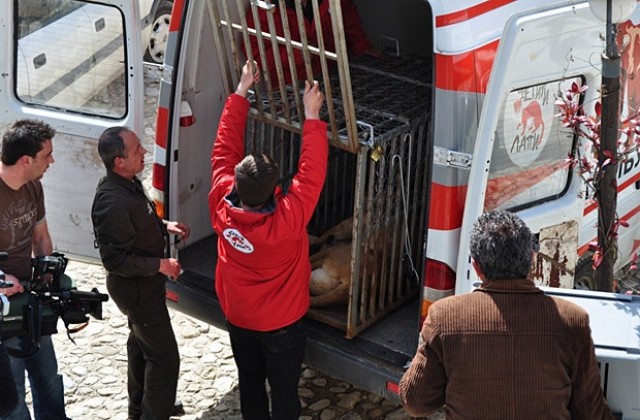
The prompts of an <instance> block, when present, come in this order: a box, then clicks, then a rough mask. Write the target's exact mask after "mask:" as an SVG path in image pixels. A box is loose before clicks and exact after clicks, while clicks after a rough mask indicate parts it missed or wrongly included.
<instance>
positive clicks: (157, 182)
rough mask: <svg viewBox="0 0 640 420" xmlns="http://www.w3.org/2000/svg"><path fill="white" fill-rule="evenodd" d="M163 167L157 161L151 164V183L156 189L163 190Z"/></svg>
mask: <svg viewBox="0 0 640 420" xmlns="http://www.w3.org/2000/svg"><path fill="white" fill-rule="evenodd" d="M164 177H165V167H164V166H163V165H160V164H158V163H154V164H153V177H152V179H151V185H153V188H155V189H156V190H158V191H161V192H164Z"/></svg>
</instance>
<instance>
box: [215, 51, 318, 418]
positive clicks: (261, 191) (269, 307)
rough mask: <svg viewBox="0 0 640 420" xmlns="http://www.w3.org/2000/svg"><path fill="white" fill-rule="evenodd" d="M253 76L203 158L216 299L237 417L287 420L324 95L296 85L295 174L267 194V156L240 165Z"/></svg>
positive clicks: (298, 355)
mask: <svg viewBox="0 0 640 420" xmlns="http://www.w3.org/2000/svg"><path fill="white" fill-rule="evenodd" d="M253 67H254V66H253V64H252V63H250V62H247V64H245V66H244V67H243V69H242V75H241V78H240V82H239V84H238V87H237V89H236V92H235V93H234V94H232V95H230V96H229V98H228V99H227V102H226V104H225V109H224V111H223V113H222V117H221V119H220V125H219V127H218V136H217V139H216V142H215V145H214V147H213V152H212V155H211V166H212V170H213V175H212V179H211V185H212V188H211V191H210V192H209V209H210V212H211V222H212V224H213V228H214V230H215V231H216V233H217V235H218V264H217V266H216V293H217V295H218V299H219V300H220V305H221V307H222V311H223V312H224V314H225V316H226V318H227V328H228V330H229V336H230V339H231V347H232V350H233V355H234V359H235V361H236V366H237V368H238V377H239V382H240V404H241V409H242V415H243V417H244V418H245V419H251V420H261V419H270V418H273V419H297V418H298V416H299V414H300V400H299V398H298V379H299V377H300V370H301V365H302V358H303V356H304V351H305V344H306V337H305V333H304V331H303V328H302V317H303V316H304V314H305V313H306V311H307V309H308V308H309V276H310V274H311V266H310V263H309V243H308V239H307V232H306V226H307V224H308V222H309V219H310V218H311V216H312V214H313V211H314V209H315V206H316V204H317V202H318V199H319V196H320V192H321V190H322V185H323V183H324V179H325V174H326V170H327V156H328V140H327V125H326V123H325V122H323V121H320V119H319V114H320V108H321V107H322V104H323V102H324V95H323V94H322V92H320V90H319V88H318V82H316V81H314V82H313V84H311V83H309V82H307V83H306V88H305V93H304V98H303V101H304V107H305V122H304V127H303V131H302V146H301V151H300V160H299V164H298V171H297V173H296V175H295V176H294V178H293V180H292V183H291V186H290V187H289V190H288V192H287V194H286V195H285V194H283V193H282V191H281V190H280V188H277V187H276V184H277V183H278V178H279V172H280V171H279V168H278V165H277V163H276V162H275V161H274V160H273V159H272V158H271V157H269V156H267V155H264V154H261V155H248V156H246V157H245V156H244V130H245V125H246V120H247V114H248V111H249V102H248V101H247V99H246V96H247V92H248V90H249V88H250V87H251V86H252V85H253V83H254V82H257V81H258V80H259V78H260V72H259V71H257V69H256V71H254V68H253ZM265 379H266V380H268V381H269V385H270V387H271V407H272V416H269V399H268V397H267V392H266V389H265Z"/></svg>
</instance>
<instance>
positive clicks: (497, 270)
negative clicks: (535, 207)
mask: <svg viewBox="0 0 640 420" xmlns="http://www.w3.org/2000/svg"><path fill="white" fill-rule="evenodd" d="M470 242H471V244H470V251H471V257H472V258H473V260H474V261H475V264H476V265H477V268H479V269H480V271H481V272H482V274H484V276H485V277H486V278H487V279H489V280H508V279H522V278H526V277H527V275H528V274H529V270H530V268H531V261H532V258H533V244H534V238H533V235H532V234H531V231H530V230H529V228H528V227H527V225H525V224H524V222H523V221H522V220H521V219H520V218H519V217H518V216H517V215H515V214H514V213H511V212H508V211H504V210H493V211H490V212H488V213H484V214H483V215H482V216H480V217H479V218H478V220H477V221H476V223H475V224H474V225H473V229H472V231H471V240H470Z"/></svg>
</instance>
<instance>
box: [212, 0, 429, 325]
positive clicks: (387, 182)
mask: <svg viewBox="0 0 640 420" xmlns="http://www.w3.org/2000/svg"><path fill="white" fill-rule="evenodd" d="M325 1H330V2H331V7H332V17H333V32H334V36H335V37H336V38H335V41H334V42H335V45H336V47H337V48H336V49H338V50H339V51H337V52H331V51H326V50H324V48H323V47H322V42H320V43H319V44H320V46H319V47H314V46H311V45H309V44H308V41H307V40H304V39H303V40H300V41H296V40H291V39H290V34H289V33H288V32H287V31H286V27H287V25H286V24H285V25H284V26H285V36H284V37H280V36H276V35H275V34H274V35H273V36H271V34H270V32H268V29H269V28H267V29H265V28H249V27H247V19H246V13H257V8H258V7H265V8H271V9H270V10H271V11H270V12H269V13H278V8H276V7H272V6H273V5H272V4H271V3H270V2H269V1H266V2H264V1H257V0H251V1H250V2H249V5H248V6H247V7H246V9H245V5H244V2H243V1H242V0H226V1H225V0H211V1H210V2H209V12H210V16H211V18H212V19H213V21H214V23H215V25H214V33H216V50H217V51H218V54H219V59H220V63H221V66H222V67H223V74H225V81H224V83H225V85H226V87H227V93H230V92H232V91H233V90H232V89H233V86H234V84H235V83H236V82H237V77H238V75H239V74H240V69H241V67H242V65H243V63H244V60H245V59H257V58H258V57H259V59H260V60H261V61H262V62H264V60H265V59H266V57H265V56H264V51H262V50H263V48H262V47H261V46H262V45H263V43H265V42H271V43H275V44H280V45H286V47H287V49H288V50H289V51H291V49H294V48H300V49H301V50H302V51H303V52H304V56H305V63H306V68H307V72H309V71H310V65H309V55H310V54H317V55H319V56H320V57H322V75H321V76H319V77H320V80H321V84H322V89H323V91H324V92H325V97H326V104H325V106H324V107H323V111H322V118H323V119H324V120H325V121H329V132H328V138H329V141H330V144H331V146H332V147H331V148H330V154H329V164H328V169H327V177H326V181H325V187H324V189H323V192H322V195H321V198H320V201H319V203H318V206H317V208H316V211H315V213H314V216H313V218H312V220H311V222H310V223H309V225H308V231H309V233H310V234H312V235H316V236H319V235H321V234H322V233H323V232H325V231H326V230H327V229H329V228H331V227H332V226H334V225H336V224H338V223H339V222H341V221H342V220H344V219H346V218H348V217H352V218H353V229H352V243H351V256H350V274H351V285H350V291H349V301H348V304H347V305H346V307H345V305H335V306H332V307H323V308H312V309H311V310H310V311H309V316H311V317H312V318H314V319H316V320H319V321H321V322H324V323H327V324H330V325H332V326H335V327H337V328H340V329H343V330H344V331H345V332H346V336H347V337H348V338H352V337H354V336H356V335H357V334H358V333H360V332H361V331H363V330H364V329H365V328H367V327H368V326H370V325H371V324H373V323H374V322H375V321H376V320H378V319H380V318H381V317H383V316H384V315H385V314H387V313H389V312H391V311H393V310H394V309H396V308H398V307H400V306H402V305H403V304H404V303H406V302H407V301H408V300H410V299H412V298H415V297H416V295H417V292H418V290H419V278H420V275H419V271H420V270H421V268H422V262H423V260H424V253H425V250H424V247H423V242H424V235H425V234H426V232H425V231H426V223H427V220H426V214H427V200H428V188H429V181H430V178H429V174H430V162H431V147H430V146H429V144H430V143H429V136H428V127H429V124H428V123H429V121H430V109H429V98H430V97H431V77H432V76H431V65H430V62H429V61H428V60H427V59H424V58H419V57H412V56H398V55H393V56H392V55H385V56H384V57H383V58H381V59H374V58H358V59H352V60H351V62H350V61H349V59H348V57H347V55H346V50H345V48H344V42H345V41H344V31H343V29H342V23H341V18H340V16H339V13H333V11H335V10H339V9H340V1H339V0H325ZM297 3H298V2H296V4H297ZM312 3H313V5H314V7H313V9H314V13H315V16H314V17H315V19H316V20H318V16H317V11H318V5H317V0H312ZM279 7H280V8H283V7H285V6H284V0H280V1H279ZM297 13H298V17H299V18H300V19H298V22H288V24H289V25H290V24H300V25H304V21H303V18H302V17H301V15H300V10H297ZM334 15H336V16H334ZM234 20H235V23H234ZM256 20H257V19H256ZM269 21H270V27H271V29H272V28H273V19H270V20H269ZM301 32H304V31H301ZM249 37H256V38H257V39H258V41H259V42H258V46H259V48H258V49H259V50H260V51H258V52H255V51H254V52H252V51H251V50H250V47H248V45H249ZM230 41H231V42H230ZM243 44H244V45H245V48H244V50H245V51H247V55H248V56H249V57H243V58H241V56H242V54H243V53H242V48H241V47H240V45H243ZM276 55H277V54H276ZM328 60H332V61H333V62H334V64H333V65H331V66H330V65H328V63H327V61H328ZM276 61H278V60H276ZM276 64H277V66H276V67H277V68H276V70H277V71H276V74H275V76H276V77H277V80H275V81H274V80H271V79H270V78H271V77H272V76H274V75H267V77H265V78H264V81H263V83H261V84H260V85H259V86H256V87H255V90H254V91H252V92H250V95H249V97H248V99H249V101H250V103H251V112H250V118H249V123H248V124H247V135H246V137H245V138H246V140H247V144H246V150H247V151H248V152H265V153H268V154H270V155H271V156H273V157H274V158H275V159H277V160H278V162H279V164H280V169H281V171H282V174H281V175H282V178H283V179H284V180H285V181H284V183H283V189H284V190H285V191H286V188H287V182H288V181H287V180H289V179H290V178H291V177H292V176H293V174H294V173H295V171H296V169H297V163H298V158H299V150H300V147H299V146H300V134H301V127H302V124H303V118H302V116H303V115H304V112H303V108H302V100H301V98H302V95H301V93H302V92H301V90H300V88H299V87H298V86H300V84H299V81H298V80H295V77H294V79H293V80H292V83H290V84H285V83H283V78H282V73H283V72H282V68H281V64H278V63H276ZM291 73H292V75H293V73H294V71H292V72H291ZM306 76H307V78H310V77H313V76H311V75H310V74H307V75H306ZM274 86H277V87H276V88H275V89H274V88H273V87H274Z"/></svg>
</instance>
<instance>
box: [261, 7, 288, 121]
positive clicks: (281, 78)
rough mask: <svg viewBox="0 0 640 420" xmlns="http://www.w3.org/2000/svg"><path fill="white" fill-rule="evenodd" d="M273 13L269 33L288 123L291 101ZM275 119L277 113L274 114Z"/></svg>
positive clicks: (283, 108)
mask: <svg viewBox="0 0 640 420" xmlns="http://www.w3.org/2000/svg"><path fill="white" fill-rule="evenodd" d="M273 13H275V7H274V9H273ZM273 13H272V12H267V22H268V25H269V33H270V34H271V51H272V53H273V60H274V63H275V65H276V77H277V79H278V84H277V86H278V91H279V92H280V98H281V101H282V111H283V113H284V119H285V121H286V122H287V123H288V124H291V115H290V112H289V101H288V100H287V94H286V92H285V83H284V73H283V71H282V60H281V59H280V45H279V44H278V39H277V31H276V24H275V21H274V19H273ZM284 35H285V37H286V36H287V35H289V37H291V35H290V34H286V33H285V34H284ZM289 43H290V42H289ZM270 76H272V75H270ZM270 98H271V97H270ZM274 119H275V114H274Z"/></svg>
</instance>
